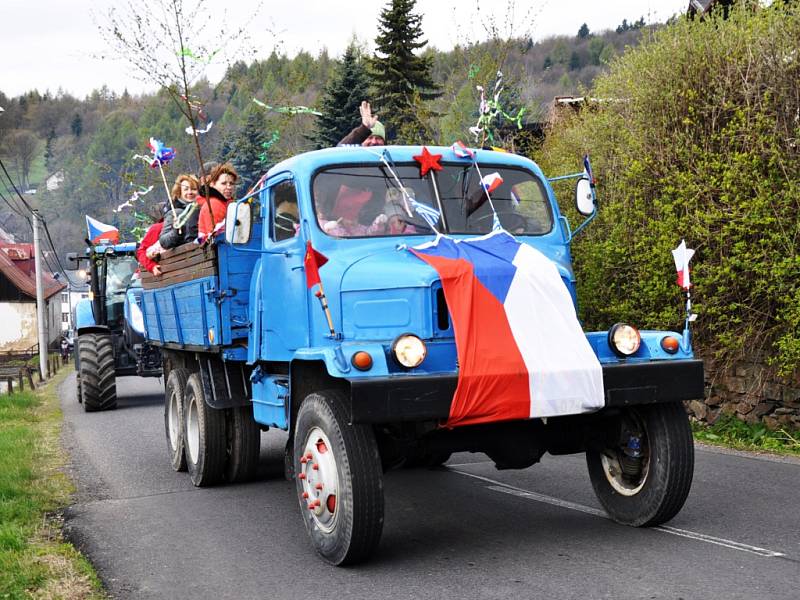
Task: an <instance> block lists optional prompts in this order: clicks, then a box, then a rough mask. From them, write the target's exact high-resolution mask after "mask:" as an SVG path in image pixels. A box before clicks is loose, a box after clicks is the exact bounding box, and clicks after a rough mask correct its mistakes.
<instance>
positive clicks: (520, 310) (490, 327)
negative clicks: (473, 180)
mask: <svg viewBox="0 0 800 600" xmlns="http://www.w3.org/2000/svg"><path fill="white" fill-rule="evenodd" d="M411 251H412V252H413V253H414V254H415V255H416V256H417V257H419V258H420V259H421V260H423V261H425V262H426V263H428V264H429V265H430V266H432V267H433V268H434V269H436V271H437V273H438V274H439V277H440V278H441V281H442V287H443V288H444V295H445V299H446V301H447V307H448V309H449V311H450V315H451V318H452V320H453V329H454V331H455V339H456V351H457V354H458V364H459V370H458V386H457V388H456V392H455V396H454V397H453V401H452V403H451V405H450V418H449V419H448V421H447V424H446V425H447V426H450V427H454V426H461V425H474V424H478V423H490V422H494V421H507V420H514V419H530V418H537V417H552V416H559V415H573V414H578V413H584V412H591V411H595V410H598V409H600V408H602V407H603V406H604V403H605V402H604V393H603V372H602V368H601V367H600V362H599V361H598V360H597V356H596V355H595V353H594V351H593V350H592V348H591V346H590V345H589V342H588V340H587V339H586V335H585V334H584V333H583V330H582V329H581V326H580V323H578V319H577V316H576V314H575V307H574V306H573V304H572V297H571V296H570V294H569V291H568V289H567V287H566V285H565V284H564V282H563V281H562V279H561V275H560V274H559V272H558V268H557V267H556V266H555V264H554V263H553V262H552V261H550V260H549V259H548V258H547V257H546V256H544V255H543V254H542V253H541V252H539V251H538V250H536V249H534V248H533V247H531V246H528V245H527V244H521V243H519V242H518V241H517V240H516V239H514V237H513V236H511V235H510V234H509V233H507V232H505V231H495V232H492V233H490V234H488V235H485V236H482V237H478V238H471V239H465V240H455V239H451V238H448V237H445V236H440V237H438V238H437V239H436V240H435V241H433V242H429V243H427V244H423V245H421V246H417V247H415V248H412V249H411Z"/></svg>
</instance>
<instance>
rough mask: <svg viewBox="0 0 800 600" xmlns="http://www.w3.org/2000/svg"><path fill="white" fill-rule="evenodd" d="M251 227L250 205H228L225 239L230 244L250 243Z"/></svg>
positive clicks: (244, 203)
mask: <svg viewBox="0 0 800 600" xmlns="http://www.w3.org/2000/svg"><path fill="white" fill-rule="evenodd" d="M251 225H252V221H251V214H250V204H248V203H247V202H242V203H240V204H235V203H233V204H229V205H228V214H227V215H226V216H225V239H226V240H228V242H230V243H231V244H246V243H247V242H249V241H250V227H251Z"/></svg>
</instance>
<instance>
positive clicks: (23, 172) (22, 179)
mask: <svg viewBox="0 0 800 600" xmlns="http://www.w3.org/2000/svg"><path fill="white" fill-rule="evenodd" d="M4 145H5V149H4V154H5V155H6V156H8V158H10V159H11V161H12V163H13V165H14V169H15V170H16V172H17V178H18V179H19V183H20V185H21V186H22V187H23V189H27V188H28V187H29V186H30V183H29V181H28V177H29V176H30V174H31V165H33V161H34V160H35V159H36V153H37V150H38V149H39V139H38V138H37V137H36V136H35V135H33V134H32V133H31V132H30V131H28V130H27V129H17V130H15V131H12V132H11V133H10V134H9V136H8V138H7V140H6V142H5V144H4Z"/></svg>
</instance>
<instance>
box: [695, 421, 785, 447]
mask: <svg viewBox="0 0 800 600" xmlns="http://www.w3.org/2000/svg"><path fill="white" fill-rule="evenodd" d="M692 431H693V432H694V439H695V440H697V441H699V442H704V443H706V444H712V445H714V446H725V447H728V448H736V449H737V450H750V451H755V452H771V453H773V454H786V455H792V456H800V432H798V431H794V432H790V431H789V430H788V429H778V430H776V431H772V430H771V429H768V428H767V427H766V426H764V425H763V424H756V425H749V424H747V423H745V422H743V421H740V420H739V419H737V418H736V417H735V416H733V415H722V416H720V418H719V419H718V420H717V421H716V422H715V423H714V424H713V425H706V424H705V423H700V422H697V421H693V422H692Z"/></svg>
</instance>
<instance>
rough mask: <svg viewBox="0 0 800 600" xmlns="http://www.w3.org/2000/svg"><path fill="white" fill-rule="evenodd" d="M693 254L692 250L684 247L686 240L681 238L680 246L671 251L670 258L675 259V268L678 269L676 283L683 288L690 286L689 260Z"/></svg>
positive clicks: (686, 288)
mask: <svg viewBox="0 0 800 600" xmlns="http://www.w3.org/2000/svg"><path fill="white" fill-rule="evenodd" d="M692 256H694V250H690V249H689V248H687V247H686V241H685V240H681V243H680V246H678V247H677V248H675V249H674V250H673V251H672V258H674V259H675V269H676V270H677V271H678V281H677V283H678V285H679V286H680V287H681V288H683V289H684V290H688V289H689V288H690V287H692V282H691V279H690V278H689V261H690V260H692Z"/></svg>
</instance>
